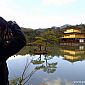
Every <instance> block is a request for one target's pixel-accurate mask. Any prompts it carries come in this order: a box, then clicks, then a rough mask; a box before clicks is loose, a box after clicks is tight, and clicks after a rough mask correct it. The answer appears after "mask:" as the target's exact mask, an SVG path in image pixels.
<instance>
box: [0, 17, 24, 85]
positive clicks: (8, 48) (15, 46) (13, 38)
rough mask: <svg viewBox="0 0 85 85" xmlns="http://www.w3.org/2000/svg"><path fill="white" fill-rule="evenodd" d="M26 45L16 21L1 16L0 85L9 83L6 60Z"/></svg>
mask: <svg viewBox="0 0 85 85" xmlns="http://www.w3.org/2000/svg"><path fill="white" fill-rule="evenodd" d="M25 45H26V38H25V35H24V33H23V32H22V30H21V28H20V27H19V25H18V24H17V23H16V22H15V21H6V20H5V19H4V18H2V17H0V85H9V81H8V73H9V72H8V67H7V63H6V60H7V59H8V58H9V57H11V56H12V55H14V54H16V53H17V52H19V51H20V50H21V49H22V48H23V47H24V46H25Z"/></svg>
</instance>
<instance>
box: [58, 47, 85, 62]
mask: <svg viewBox="0 0 85 85" xmlns="http://www.w3.org/2000/svg"><path fill="white" fill-rule="evenodd" d="M60 51H61V55H62V57H64V59H65V60H67V61H69V62H72V63H73V62H76V61H82V60H85V56H84V55H85V47H84V46H75V47H72V46H69V47H65V46H62V47H61V49H60Z"/></svg>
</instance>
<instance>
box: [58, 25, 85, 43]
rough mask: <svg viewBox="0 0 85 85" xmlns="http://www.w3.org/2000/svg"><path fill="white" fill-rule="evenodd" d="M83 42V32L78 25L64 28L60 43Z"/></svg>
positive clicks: (84, 34) (84, 38)
mask: <svg viewBox="0 0 85 85" xmlns="http://www.w3.org/2000/svg"><path fill="white" fill-rule="evenodd" d="M74 43H75V44H84V43H85V33H82V32H81V28H78V27H74V26H71V27H67V28H65V30H64V34H63V35H62V37H61V38H60V44H61V45H70V44H71V45H72V44H74Z"/></svg>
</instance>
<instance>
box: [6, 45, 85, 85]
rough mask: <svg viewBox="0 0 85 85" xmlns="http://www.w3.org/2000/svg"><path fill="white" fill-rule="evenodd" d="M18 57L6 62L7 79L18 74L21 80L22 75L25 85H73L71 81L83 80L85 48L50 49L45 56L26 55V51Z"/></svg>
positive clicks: (58, 47)
mask: <svg viewBox="0 0 85 85" xmlns="http://www.w3.org/2000/svg"><path fill="white" fill-rule="evenodd" d="M26 49H27V47H26ZM28 49H29V48H28ZM25 53H26V51H25ZM23 54H24V52H23ZM18 56H19V55H17V56H15V57H12V58H9V59H8V61H7V63H8V66H9V71H10V76H9V77H10V79H14V77H11V76H15V75H17V74H18V75H17V77H18V78H21V77H22V74H24V76H23V78H24V81H23V83H25V85H74V84H73V81H77V80H82V81H83V80H84V79H85V76H84V72H85V61H84V60H85V46H75V47H73V46H69V47H66V46H55V47H50V51H49V53H48V54H46V55H42V54H39V55H35V54H32V53H30V52H29V54H28V50H27V53H26V54H24V55H23V56H22V55H21V56H20V57H18ZM79 61H82V62H79ZM70 62H71V63H72V64H71V63H70ZM25 68H26V70H25V71H24V69H25ZM23 71H24V73H23ZM13 73H15V75H14V74H13Z"/></svg>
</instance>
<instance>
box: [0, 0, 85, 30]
mask: <svg viewBox="0 0 85 85" xmlns="http://www.w3.org/2000/svg"><path fill="white" fill-rule="evenodd" d="M0 16H1V17H3V18H4V19H6V20H7V21H9V20H12V21H16V22H17V23H18V25H19V26H21V27H25V28H32V29H38V28H49V27H52V26H56V27H60V26H62V25H65V24H70V25H76V24H81V23H82V24H85V0H1V2H0Z"/></svg>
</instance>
